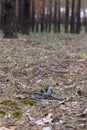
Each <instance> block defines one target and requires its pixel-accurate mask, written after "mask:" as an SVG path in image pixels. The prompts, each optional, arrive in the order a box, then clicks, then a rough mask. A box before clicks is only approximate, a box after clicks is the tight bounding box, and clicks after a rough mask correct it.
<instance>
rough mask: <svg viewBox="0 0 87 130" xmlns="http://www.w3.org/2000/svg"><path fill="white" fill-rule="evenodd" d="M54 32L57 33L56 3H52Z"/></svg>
mask: <svg viewBox="0 0 87 130" xmlns="http://www.w3.org/2000/svg"><path fill="white" fill-rule="evenodd" d="M54 32H57V1H56V0H55V3H54Z"/></svg>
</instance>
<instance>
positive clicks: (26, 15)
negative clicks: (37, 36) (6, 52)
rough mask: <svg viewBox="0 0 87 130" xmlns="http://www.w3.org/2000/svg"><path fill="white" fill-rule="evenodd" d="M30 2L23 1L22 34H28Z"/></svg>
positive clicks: (27, 0)
mask: <svg viewBox="0 0 87 130" xmlns="http://www.w3.org/2000/svg"><path fill="white" fill-rule="evenodd" d="M30 2H31V1H29V0H25V1H24V11H23V12H24V33H26V34H29V29H30Z"/></svg>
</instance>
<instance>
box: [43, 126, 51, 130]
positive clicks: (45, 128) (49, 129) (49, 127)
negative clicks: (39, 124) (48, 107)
mask: <svg viewBox="0 0 87 130" xmlns="http://www.w3.org/2000/svg"><path fill="white" fill-rule="evenodd" d="M42 130H52V126H47V127H44V128H43V129H42Z"/></svg>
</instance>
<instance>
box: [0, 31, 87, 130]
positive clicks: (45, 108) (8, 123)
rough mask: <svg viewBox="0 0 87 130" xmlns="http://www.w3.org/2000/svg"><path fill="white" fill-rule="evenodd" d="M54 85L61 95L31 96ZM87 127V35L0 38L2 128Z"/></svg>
mask: <svg viewBox="0 0 87 130" xmlns="http://www.w3.org/2000/svg"><path fill="white" fill-rule="evenodd" d="M46 87H50V88H51V89H52V90H53V96H55V97H56V98H59V99H63V101H62V102H61V100H60V101H59V100H49V99H46V100H39V101H37V100H32V97H33V94H34V93H35V92H39V91H40V90H41V89H45V88H46ZM3 127H5V128H8V129H9V130H87V36H86V35H82V34H81V35H69V34H66V35H65V34H60V35H59V34H44V33H43V34H31V35H30V36H23V37H22V36H20V37H19V39H2V38H1V39H0V130H2V128H3Z"/></svg>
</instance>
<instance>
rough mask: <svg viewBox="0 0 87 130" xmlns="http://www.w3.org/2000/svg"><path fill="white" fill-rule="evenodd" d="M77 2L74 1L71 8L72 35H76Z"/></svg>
mask: <svg viewBox="0 0 87 130" xmlns="http://www.w3.org/2000/svg"><path fill="white" fill-rule="evenodd" d="M74 8H75V0H72V8H71V11H72V12H71V23H70V33H75V16H74Z"/></svg>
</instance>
